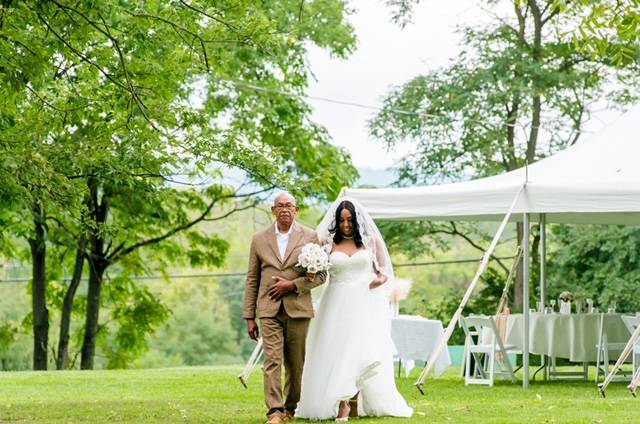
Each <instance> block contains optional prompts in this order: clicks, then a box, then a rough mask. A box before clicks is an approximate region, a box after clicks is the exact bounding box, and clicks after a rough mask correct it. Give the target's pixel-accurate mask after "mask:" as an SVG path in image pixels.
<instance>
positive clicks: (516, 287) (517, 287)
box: [511, 222, 524, 312]
mask: <svg viewBox="0 0 640 424" xmlns="http://www.w3.org/2000/svg"><path fill="white" fill-rule="evenodd" d="M516 233H517V235H518V236H517V240H518V246H523V245H522V237H523V235H524V234H523V233H524V225H522V222H518V223H517V224H516ZM523 247H524V246H523ZM523 263H524V261H520V264H519V265H518V268H517V270H516V278H515V281H514V283H513V305H512V308H511V309H512V311H513V312H520V311H522V286H523V284H522V283H523V281H524V279H523V275H522V264H523Z"/></svg>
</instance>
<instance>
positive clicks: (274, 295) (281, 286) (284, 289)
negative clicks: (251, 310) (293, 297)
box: [269, 277, 296, 300]
mask: <svg viewBox="0 0 640 424" xmlns="http://www.w3.org/2000/svg"><path fill="white" fill-rule="evenodd" d="M272 278H273V279H274V280H275V283H274V284H273V286H271V288H270V289H269V297H270V298H271V300H280V299H282V296H284V295H285V294H287V293H289V292H290V291H293V290H295V289H296V285H295V284H293V281H290V280H286V279H284V278H282V277H272Z"/></svg>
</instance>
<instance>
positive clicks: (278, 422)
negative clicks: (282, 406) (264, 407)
mask: <svg viewBox="0 0 640 424" xmlns="http://www.w3.org/2000/svg"><path fill="white" fill-rule="evenodd" d="M283 422H284V419H283V416H282V414H277V413H276V414H271V415H269V419H268V420H267V424H282V423H283Z"/></svg>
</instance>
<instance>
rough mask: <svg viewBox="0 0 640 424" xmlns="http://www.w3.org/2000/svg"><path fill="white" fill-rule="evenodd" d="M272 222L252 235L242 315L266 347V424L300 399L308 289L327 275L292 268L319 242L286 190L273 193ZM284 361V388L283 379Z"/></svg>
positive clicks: (289, 415) (286, 415) (285, 415)
mask: <svg viewBox="0 0 640 424" xmlns="http://www.w3.org/2000/svg"><path fill="white" fill-rule="evenodd" d="M271 211H272V212H273V215H274V216H275V218H276V222H275V224H274V225H272V226H269V227H268V228H267V229H265V230H263V231H261V232H259V233H257V234H255V235H254V236H253V240H252V241H251V250H250V253H249V271H248V272H247V286H246V290H245V297H244V318H245V319H246V320H247V332H248V333H249V337H251V338H252V339H254V340H257V339H258V336H259V330H258V325H257V324H256V319H259V320H260V327H261V331H262V341H263V347H264V396H265V403H266V405H267V408H268V412H267V416H268V418H269V420H268V421H267V422H268V423H269V424H279V423H282V422H284V421H287V420H290V419H293V414H294V412H295V409H296V406H297V404H298V401H299V400H300V383H301V380H302V368H303V366H304V356H305V342H306V338H307V330H308V328H309V321H310V319H311V318H312V317H313V305H312V303H311V293H310V290H311V289H312V288H313V287H316V286H318V285H320V284H322V283H324V281H325V279H326V273H324V272H323V273H317V274H315V275H312V274H305V272H304V270H303V269H301V268H300V267H297V266H296V263H297V262H298V255H299V254H300V249H301V248H302V246H304V245H305V244H306V243H318V237H317V235H316V233H315V231H313V230H311V229H309V228H307V227H304V226H303V225H301V224H299V223H297V222H296V216H297V214H298V206H297V204H296V200H295V199H294V198H293V196H291V195H290V194H288V193H280V194H279V195H278V196H276V198H275V201H274V204H273V207H272V208H271ZM283 363H284V368H285V387H284V395H285V397H286V398H285V400H284V402H283V391H282V383H281V368H282V364H283Z"/></svg>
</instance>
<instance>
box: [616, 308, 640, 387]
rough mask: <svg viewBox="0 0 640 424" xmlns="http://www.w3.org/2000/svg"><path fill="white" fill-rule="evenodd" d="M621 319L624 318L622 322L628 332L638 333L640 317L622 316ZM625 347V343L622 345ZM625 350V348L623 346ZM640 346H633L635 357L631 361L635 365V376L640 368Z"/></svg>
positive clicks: (637, 344)
mask: <svg viewBox="0 0 640 424" xmlns="http://www.w3.org/2000/svg"><path fill="white" fill-rule="evenodd" d="M620 318H622V322H624V325H625V326H626V327H627V330H629V333H631V334H633V333H634V332H635V331H636V328H638V325H640V317H638V316H637V315H636V316H633V315H622V316H621V317H620ZM622 344H623V345H624V344H625V343H622ZM623 348H624V346H623ZM639 357H640V344H639V343H636V344H635V345H633V357H632V359H631V363H632V364H633V373H634V374H635V373H636V371H637V370H638V367H640V358H639Z"/></svg>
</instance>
